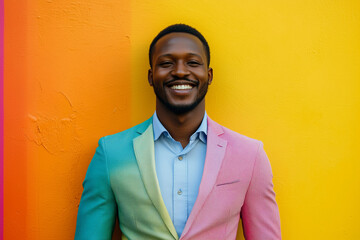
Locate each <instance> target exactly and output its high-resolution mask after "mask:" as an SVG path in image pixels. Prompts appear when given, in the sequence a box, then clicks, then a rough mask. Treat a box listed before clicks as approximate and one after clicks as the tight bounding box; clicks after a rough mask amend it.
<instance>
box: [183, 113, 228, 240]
mask: <svg viewBox="0 0 360 240" xmlns="http://www.w3.org/2000/svg"><path fill="white" fill-rule="evenodd" d="M223 133H224V131H223V129H222V127H221V126H220V125H219V124H217V123H216V122H214V121H213V120H211V119H210V118H208V134H207V148H206V158H205V165H204V172H203V176H202V179H201V183H200V187H199V194H198V197H197V199H196V201H195V204H194V207H193V209H192V211H191V213H190V216H189V218H188V220H187V222H186V225H185V228H184V230H183V232H182V234H181V238H180V239H184V238H185V236H186V234H187V233H188V231H189V230H190V228H191V225H192V224H193V223H194V221H195V220H196V217H197V215H198V214H199V212H200V211H201V209H202V207H203V205H204V203H205V201H206V199H207V197H208V195H209V194H210V192H211V191H212V189H213V187H214V185H215V182H216V178H217V176H218V173H219V170H220V167H221V163H222V160H223V158H224V156H225V150H226V145H227V141H226V140H225V139H222V138H220V137H219V136H220V135H222V134H223Z"/></svg>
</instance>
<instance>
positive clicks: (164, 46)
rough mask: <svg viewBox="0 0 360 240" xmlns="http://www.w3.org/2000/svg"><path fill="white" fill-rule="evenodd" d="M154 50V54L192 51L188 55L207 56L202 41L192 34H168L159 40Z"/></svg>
mask: <svg viewBox="0 0 360 240" xmlns="http://www.w3.org/2000/svg"><path fill="white" fill-rule="evenodd" d="M154 50H155V51H154V54H168V53H170V52H174V51H179V52H181V51H190V52H188V53H194V54H201V55H203V56H205V49H204V46H203V44H202V42H201V41H200V39H198V38H197V37H196V36H194V35H192V34H189V33H183V32H174V33H169V34H166V35H165V36H163V37H162V38H160V39H159V40H158V42H157V43H156V44H155V46H154Z"/></svg>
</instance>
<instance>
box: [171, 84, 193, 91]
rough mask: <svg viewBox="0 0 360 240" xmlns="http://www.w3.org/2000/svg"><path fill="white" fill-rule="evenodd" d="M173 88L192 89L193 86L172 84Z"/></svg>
mask: <svg viewBox="0 0 360 240" xmlns="http://www.w3.org/2000/svg"><path fill="white" fill-rule="evenodd" d="M171 89H176V90H179V89H181V90H182V89H192V86H190V85H173V86H171Z"/></svg>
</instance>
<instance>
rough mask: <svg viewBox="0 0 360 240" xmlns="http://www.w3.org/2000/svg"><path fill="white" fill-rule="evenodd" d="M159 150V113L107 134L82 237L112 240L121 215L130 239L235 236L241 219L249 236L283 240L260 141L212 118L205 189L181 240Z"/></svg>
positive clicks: (88, 189) (92, 173) (85, 198)
mask: <svg viewBox="0 0 360 240" xmlns="http://www.w3.org/2000/svg"><path fill="white" fill-rule="evenodd" d="M154 156H155V155H154V137H153V128H152V118H150V119H148V120H147V121H145V122H143V123H141V124H139V125H137V126H135V127H133V128H130V129H128V130H125V131H123V132H120V133H117V134H114V135H110V136H106V137H104V138H101V139H100V141H99V146H98V148H97V150H96V153H95V156H94V158H93V159H92V161H91V163H90V165H89V168H88V171H87V174H86V177H85V180H84V183H83V187H84V191H83V194H82V197H81V201H80V206H79V211H78V218H77V227H76V233H75V239H76V240H92V239H93V240H110V239H111V235H112V232H113V227H114V223H115V219H116V215H118V217H119V224H120V229H121V231H122V239H123V240H124V239H128V240H160V239H161V240H170V239H171V240H174V239H180V240H202V239H203V240H235V239H236V233H237V228H238V224H239V219H240V217H241V218H242V223H243V230H244V236H245V238H246V239H247V240H277V239H281V234H280V218H279V212H278V207H277V204H276V201H275V193H274V191H273V184H272V172H271V167H270V163H269V160H268V158H267V156H266V154H265V152H264V150H263V147H262V143H261V142H260V141H257V140H254V139H250V138H248V137H245V136H243V135H240V134H238V133H235V132H233V131H231V130H229V129H227V128H225V127H222V126H220V125H219V124H217V123H215V122H214V121H212V120H211V119H209V118H208V135H207V152H206V158H205V166H204V172H203V176H202V180H201V184H200V188H199V194H198V197H197V199H196V202H195V205H194V207H193V209H192V211H191V214H190V216H189V218H188V221H187V223H186V225H185V228H184V230H183V233H182V235H181V237H180V238H179V236H177V233H176V231H175V228H174V226H173V223H172V221H171V219H170V216H169V214H168V212H167V209H166V206H165V204H164V202H163V199H162V196H161V192H160V188H159V183H158V180H157V177H156V170H155V157H154Z"/></svg>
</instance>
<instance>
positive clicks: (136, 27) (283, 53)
mask: <svg viewBox="0 0 360 240" xmlns="http://www.w3.org/2000/svg"><path fill="white" fill-rule="evenodd" d="M132 9H133V14H132V21H131V23H132V28H131V29H132V34H131V36H132V41H131V44H132V52H131V57H132V73H133V78H132V81H133V87H132V101H131V102H132V103H133V105H132V109H133V113H132V119H133V123H134V124H135V123H138V122H140V121H141V120H142V119H144V118H146V117H148V116H149V115H150V114H151V113H152V111H153V109H154V108H153V107H152V108H149V107H147V106H148V105H146V107H144V103H147V102H152V103H153V105H152V106H154V96H153V92H152V89H151V88H150V87H149V86H148V85H147V82H146V71H147V68H148V64H147V55H146V51H147V48H148V44H149V42H150V41H151V39H152V37H153V36H154V33H156V32H158V31H159V30H161V29H162V28H163V27H165V26H167V25H169V24H172V23H178V22H183V23H188V24H190V25H193V26H195V27H196V28H198V29H199V30H200V31H201V32H202V33H203V34H204V35H205V36H206V38H207V39H208V42H209V44H210V48H211V53H212V54H211V57H212V63H211V66H212V67H213V69H214V81H213V84H212V86H210V89H209V94H208V96H207V100H206V104H207V111H208V113H209V115H210V117H211V118H213V119H214V120H216V121H218V122H219V123H221V124H223V125H225V126H227V127H229V128H231V129H233V130H236V131H238V132H240V133H242V134H245V135H248V136H250V137H253V138H256V139H260V140H262V141H263V142H264V146H265V150H266V151H267V153H268V155H269V158H270V161H271V164H272V168H273V173H274V176H275V177H274V184H275V191H276V193H277V201H278V204H279V208H280V216H281V225H282V234H283V239H290V240H297V239H299V240H303V239H316V240H317V239H348V240H356V239H360V228H359V225H360V221H359V219H358V215H359V214H360V206H359V203H360V177H359V176H360V174H359V173H360V160H359V158H358V156H359V154H358V152H357V150H358V149H359V148H360V137H359V136H360V127H359V125H360V124H359V123H360V2H359V1H350V0H347V1H330V0H329V1H320V0H315V1H281V0H273V1H264V0H255V1H254V0H248V1H181V2H179V1H175V0H174V1H169V0H166V1H155V2H153V1H133V2H132ZM136 109H139V111H136Z"/></svg>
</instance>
